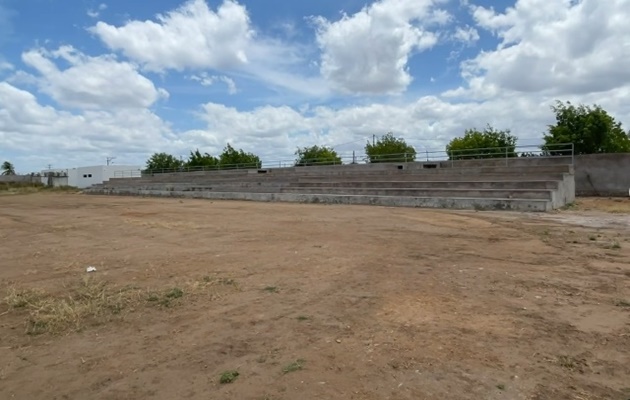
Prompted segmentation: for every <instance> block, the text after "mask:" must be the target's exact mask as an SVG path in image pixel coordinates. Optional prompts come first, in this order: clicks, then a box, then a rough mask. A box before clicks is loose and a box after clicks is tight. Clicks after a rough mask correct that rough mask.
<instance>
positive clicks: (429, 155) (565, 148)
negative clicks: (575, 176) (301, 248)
mask: <svg viewBox="0 0 630 400" xmlns="http://www.w3.org/2000/svg"><path fill="white" fill-rule="evenodd" d="M574 154H575V153H574V146H573V144H572V143H561V144H554V145H523V146H507V147H487V148H478V149H466V150H450V151H447V150H429V149H425V150H424V151H417V152H416V153H415V154H414V153H395V154H380V155H376V156H374V155H373V156H369V155H367V154H364V153H363V154H361V155H359V156H357V155H356V152H353V153H352V154H342V155H340V156H339V159H336V160H330V159H311V160H295V159H293V160H288V159H284V160H278V161H262V162H260V163H251V164H246V163H245V164H223V165H220V164H218V165H206V166H182V167H179V168H165V169H153V170H143V171H139V170H134V171H117V172H116V173H115V174H114V177H116V178H136V177H141V176H142V175H143V174H164V173H181V172H196V171H222V170H235V169H238V170H242V169H273V168H288V167H307V166H325V165H332V166H334V165H349V164H373V163H407V162H444V161H449V162H451V166H455V165H456V164H457V162H458V161H464V160H480V159H505V163H506V165H509V160H510V159H514V158H523V157H566V158H567V159H569V158H570V163H571V165H573V164H574Z"/></svg>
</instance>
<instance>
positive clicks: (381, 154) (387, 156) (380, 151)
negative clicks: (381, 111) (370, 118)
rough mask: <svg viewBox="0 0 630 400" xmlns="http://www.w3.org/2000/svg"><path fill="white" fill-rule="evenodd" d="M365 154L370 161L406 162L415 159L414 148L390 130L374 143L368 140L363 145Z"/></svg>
mask: <svg viewBox="0 0 630 400" xmlns="http://www.w3.org/2000/svg"><path fill="white" fill-rule="evenodd" d="M365 154H367V156H368V161H369V162H371V163H382V162H406V161H414V160H415V159H416V149H414V148H413V146H410V145H408V144H407V142H405V139H402V138H397V137H395V136H394V134H393V133H392V132H388V133H387V134H386V135H384V136H381V138H380V139H377V140H376V143H370V142H368V143H367V144H366V145H365Z"/></svg>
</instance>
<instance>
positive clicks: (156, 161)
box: [147, 153, 184, 172]
mask: <svg viewBox="0 0 630 400" xmlns="http://www.w3.org/2000/svg"><path fill="white" fill-rule="evenodd" d="M183 164H184V163H183V162H182V161H181V160H180V159H178V158H177V157H175V156H173V155H171V154H167V153H155V154H153V155H152V156H151V157H150V158H149V159H148V160H147V170H148V171H151V172H162V170H174V169H178V168H181V167H183Z"/></svg>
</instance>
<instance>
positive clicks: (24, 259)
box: [0, 194, 630, 400]
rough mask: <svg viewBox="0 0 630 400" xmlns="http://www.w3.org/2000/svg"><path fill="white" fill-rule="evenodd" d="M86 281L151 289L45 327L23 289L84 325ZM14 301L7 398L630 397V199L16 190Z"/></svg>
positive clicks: (9, 259)
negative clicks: (557, 201)
mask: <svg viewBox="0 0 630 400" xmlns="http://www.w3.org/2000/svg"><path fill="white" fill-rule="evenodd" d="M87 266H94V267H96V269H97V271H96V272H94V273H91V274H88V273H87V272H86V267H87ZM88 275H89V277H90V279H92V280H97V281H100V282H103V283H107V285H108V287H112V288H117V289H116V290H120V293H128V292H126V290H130V291H132V292H133V293H135V294H137V296H136V297H133V299H131V297H129V298H127V297H125V303H124V304H123V305H122V306H120V307H116V308H111V310H110V309H108V310H109V311H107V312H106V313H105V314H103V315H100V316H98V317H90V316H89V315H87V316H85V317H84V318H83V319H81V318H79V317H78V316H75V317H76V318H75V320H76V321H79V320H80V321H79V322H77V324H75V325H72V326H65V327H64V326H61V328H59V330H58V331H55V332H53V331H50V332H47V331H46V329H47V327H49V325H45V324H42V325H38V326H39V327H41V328H42V329H43V331H41V332H34V331H32V330H31V331H29V328H28V327H29V323H30V324H31V325H30V326H31V327H32V326H33V325H32V324H33V318H36V317H37V316H38V315H39V314H38V313H43V312H44V311H42V310H43V307H44V305H42V304H43V303H41V304H40V303H37V304H39V305H38V306H37V307H39V308H37V307H35V306H33V304H35V303H29V302H24V303H23V304H21V303H20V304H18V303H16V302H15V301H14V300H15V299H16V298H17V297H15V296H16V295H15V293H16V291H28V290H33V291H34V293H35V292H37V293H44V292H45V293H48V294H47V296H48V297H47V299H48V300H47V301H50V302H53V303H54V304H62V305H64V307H66V308H68V307H70V308H69V311H65V313H66V314H64V315H69V313H71V312H73V310H74V309H72V307H71V306H69V305H68V304H75V303H72V302H71V301H70V300H69V297H68V295H67V293H68V292H69V291H70V290H71V288H73V287H74V285H77V284H80V283H81V282H84V283H85V282H86V276H88ZM173 288H181V289H182V290H181V291H179V292H177V293H179V294H177V295H173V296H171V295H170V294H166V295H164V297H163V298H161V299H162V300H164V302H162V300H160V302H159V303H152V301H153V300H157V299H158V297H156V298H155V299H151V298H150V297H151V296H152V295H151V294H150V293H173V292H172V290H173ZM199 288H201V289H199ZM168 290H171V291H170V292H169V291H168ZM25 293H26V292H25ZM145 294H146V296H145ZM12 296H13V297H12ZM125 296H126V295H125ZM143 296H144V297H143ZM18 297H19V296H18ZM145 297H146V298H145ZM0 298H3V299H4V300H2V303H1V304H0V394H1V395H0V397H1V398H2V399H13V398H15V399H29V400H30V399H169V400H170V399H255V400H263V399H276V400H280V399H297V398H300V399H374V400H376V399H539V400H542V399H554V400H555V399H615V400H616V399H620V400H626V399H630V200H628V199H617V200H610V199H584V200H581V201H579V202H578V203H577V205H576V206H574V207H571V208H569V209H567V210H563V211H558V212H553V213H548V214H521V213H496V212H494V213H493V212H451V211H440V210H422V209H403V208H382V207H355V206H324V205H302V204H278V203H275V204H266V203H246V202H211V201H203V200H199V201H197V200H178V199H148V198H122V197H99V196H86V195H81V194H28V195H12V196H10V195H5V196H0ZM77 298H79V297H77ZM84 298H85V297H80V298H79V299H84ZM12 299H13V300H12ZM55 299H56V300H55ZM90 299H91V300H90V301H91V302H93V303H90V304H101V303H98V301H100V300H99V299H98V298H96V299H95V298H93V297H90ZM130 299H131V300H130ZM171 299H172V300H173V301H172V302H171ZM101 300H102V299H101ZM72 301H75V300H72ZM76 301H83V300H76ZM55 302H56V303H55ZM53 303H49V304H53ZM108 304H109V303H108ZM110 306H111V304H110V305H108V307H110ZM29 307H30V308H29ZM110 311H111V312H110ZM114 311H115V312H114ZM29 321H30V322H29ZM76 321H75V322H76ZM226 371H237V372H238V376H237V377H236V379H235V380H234V381H233V382H232V383H224V384H222V383H220V378H221V375H222V374H223V373H224V372H226Z"/></svg>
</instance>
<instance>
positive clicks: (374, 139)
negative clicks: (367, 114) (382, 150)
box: [372, 135, 376, 146]
mask: <svg viewBox="0 0 630 400" xmlns="http://www.w3.org/2000/svg"><path fill="white" fill-rule="evenodd" d="M375 143H376V135H372V146H374V144H375Z"/></svg>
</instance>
